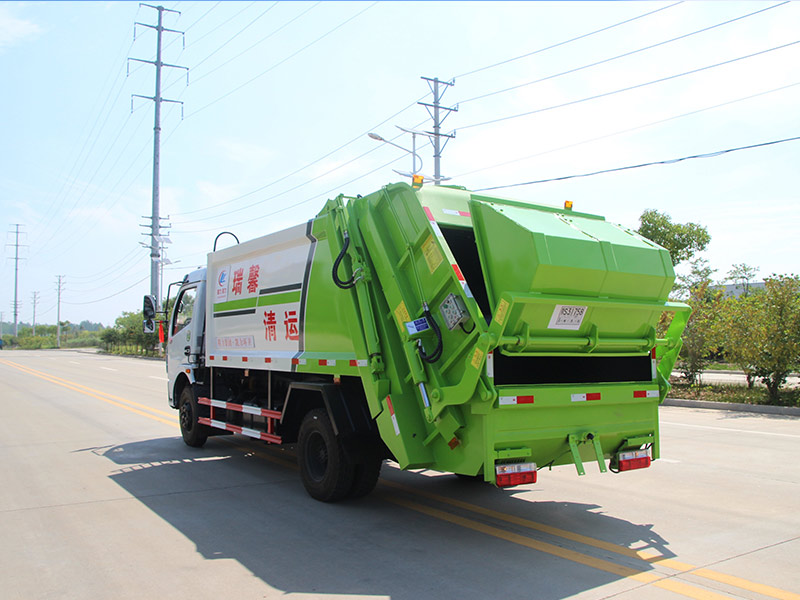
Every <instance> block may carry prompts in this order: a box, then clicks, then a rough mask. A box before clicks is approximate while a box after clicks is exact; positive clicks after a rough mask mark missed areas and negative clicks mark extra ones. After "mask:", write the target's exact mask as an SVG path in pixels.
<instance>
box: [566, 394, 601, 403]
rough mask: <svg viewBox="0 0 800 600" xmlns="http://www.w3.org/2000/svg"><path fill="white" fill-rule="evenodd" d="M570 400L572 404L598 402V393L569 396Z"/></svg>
mask: <svg viewBox="0 0 800 600" xmlns="http://www.w3.org/2000/svg"><path fill="white" fill-rule="evenodd" d="M570 400H572V401H573V402H585V401H586V400H600V392H594V393H591V394H571V395H570Z"/></svg>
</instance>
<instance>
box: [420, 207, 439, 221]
mask: <svg viewBox="0 0 800 600" xmlns="http://www.w3.org/2000/svg"><path fill="white" fill-rule="evenodd" d="M422 210H424V211H425V214H426V215H427V217H428V221H435V220H436V219H434V218H433V213H432V212H431V209H430V208H428V207H427V206H423V207H422Z"/></svg>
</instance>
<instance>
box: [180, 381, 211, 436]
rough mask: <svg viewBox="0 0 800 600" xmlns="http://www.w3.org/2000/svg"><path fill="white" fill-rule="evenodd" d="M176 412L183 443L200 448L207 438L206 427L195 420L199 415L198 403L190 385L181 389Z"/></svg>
mask: <svg viewBox="0 0 800 600" xmlns="http://www.w3.org/2000/svg"><path fill="white" fill-rule="evenodd" d="M178 414H179V418H180V424H181V435H182V436H183V441H184V443H185V444H186V445H187V446H191V447H192V448H202V447H203V445H204V444H205V443H206V440H207V439H208V427H206V426H205V425H201V424H200V423H198V422H197V418H198V417H199V416H200V405H199V404H198V403H197V398H195V396H194V391H192V386H190V385H187V386H186V387H184V388H183V390H181V395H180V399H179V400H178Z"/></svg>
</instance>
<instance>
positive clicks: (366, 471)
mask: <svg viewBox="0 0 800 600" xmlns="http://www.w3.org/2000/svg"><path fill="white" fill-rule="evenodd" d="M382 466H383V459H382V458H381V456H380V454H379V453H378V450H377V449H376V448H370V449H369V450H368V451H367V453H366V456H365V458H364V459H363V460H361V461H359V462H357V463H356V464H355V468H354V474H353V486H352V487H351V488H350V492H349V493H348V494H347V496H348V497H349V498H363V497H364V496H366V495H367V494H369V493H370V492H371V491H372V490H374V489H375V486H376V485H377V484H378V478H379V477H380V475H381V467H382Z"/></svg>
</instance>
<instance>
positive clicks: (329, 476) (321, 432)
mask: <svg viewBox="0 0 800 600" xmlns="http://www.w3.org/2000/svg"><path fill="white" fill-rule="evenodd" d="M297 460H298V462H299V464H300V476H301V477H302V479H303V485H304V486H305V488H306V491H307V492H308V494H309V495H310V496H311V497H312V498H315V499H316V500H321V501H322V502H337V501H338V500H341V499H343V498H344V497H345V496H347V495H348V494H349V492H350V490H351V488H352V487H353V479H354V466H353V463H352V461H351V459H350V457H349V455H348V454H347V452H346V450H345V449H344V448H343V447H342V444H341V442H340V441H339V439H338V438H337V437H336V434H335V433H334V431H333V425H332V424H331V420H330V417H329V416H328V412H327V411H326V410H324V409H320V408H317V409H315V410H312V411H310V412H309V413H308V414H307V415H306V416H305V417H304V418H303V422H302V423H301V425H300V432H299V434H298V436H297Z"/></svg>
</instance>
